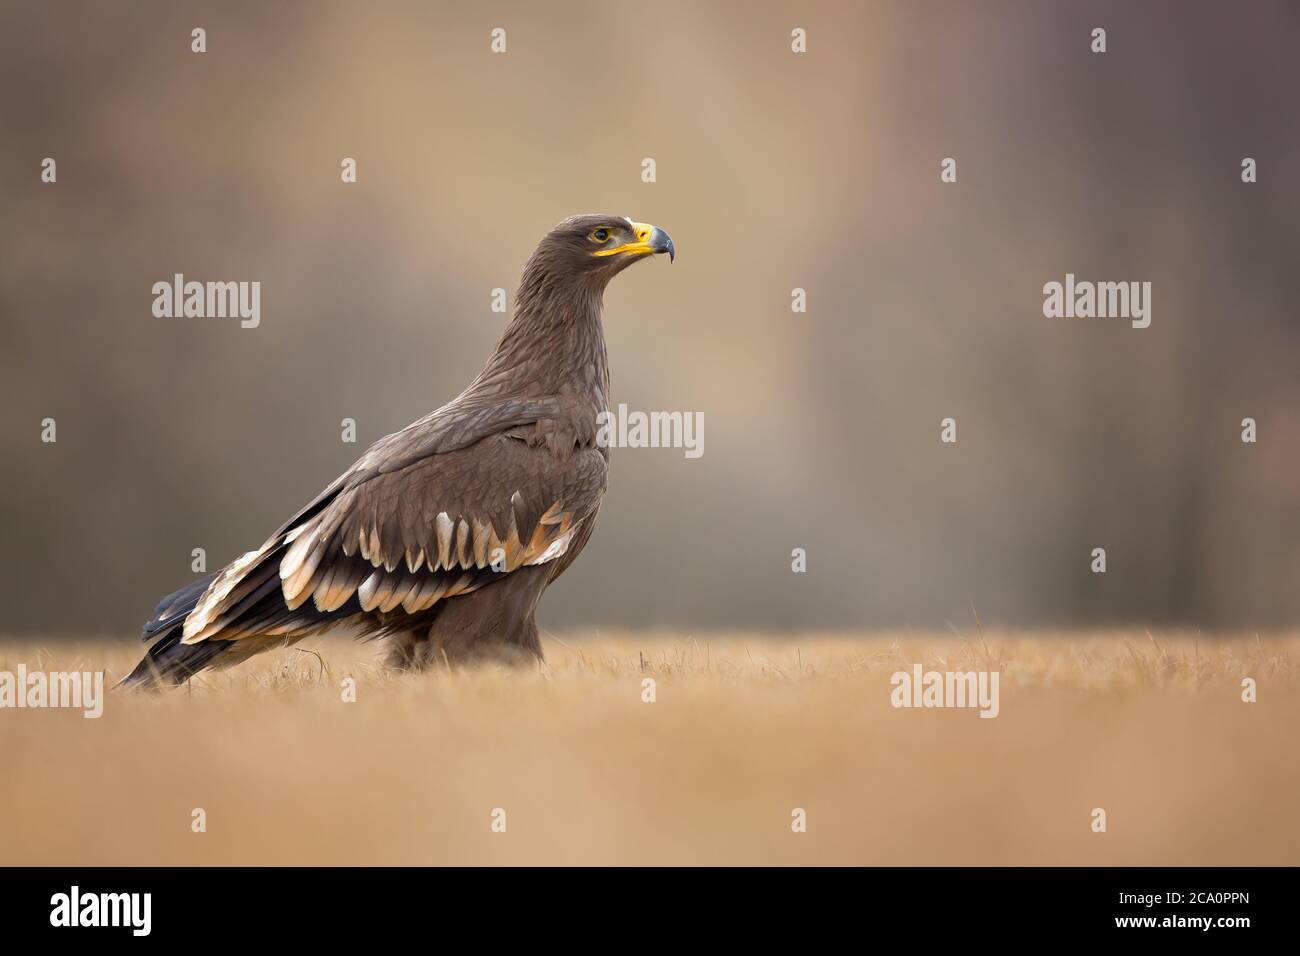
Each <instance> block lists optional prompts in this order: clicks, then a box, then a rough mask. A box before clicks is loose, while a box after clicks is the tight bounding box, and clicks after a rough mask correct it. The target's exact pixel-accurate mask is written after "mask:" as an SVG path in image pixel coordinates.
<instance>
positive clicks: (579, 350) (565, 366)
mask: <svg viewBox="0 0 1300 956" xmlns="http://www.w3.org/2000/svg"><path fill="white" fill-rule="evenodd" d="M535 265H536V264H535V263H531V262H530V263H529V267H528V268H526V269H525V270H524V277H523V281H522V282H521V283H520V286H519V293H518V295H517V296H516V305H515V314H514V318H513V319H512V320H511V322H510V324H509V325H508V326H507V327H506V330H505V333H504V334H503V335H502V336H501V341H500V342H499V343H498V344H497V347H496V351H495V352H494V353H493V354H492V357H491V358H490V359H489V360H488V364H487V367H486V368H485V369H484V370H483V374H482V375H480V376H479V384H480V385H481V386H487V387H489V388H491V389H494V390H500V391H501V392H502V396H501V397H511V398H521V399H535V398H541V397H545V396H549V395H571V396H574V397H576V398H580V399H583V400H585V401H587V402H590V404H591V405H592V406H593V407H594V408H595V409H596V410H602V409H604V408H606V407H608V406H607V398H608V394H609V362H608V357H607V355H606V352H605V331H604V328H603V327H602V325H601V313H602V311H603V297H604V291H605V290H604V286H603V285H601V286H599V287H596V286H595V285H593V284H592V283H591V282H590V281H588V279H587V277H584V276H564V277H560V278H557V277H556V276H555V275H554V274H553V273H550V272H548V271H547V270H545V269H542V268H536V267H535Z"/></svg>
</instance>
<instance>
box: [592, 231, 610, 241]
mask: <svg viewBox="0 0 1300 956" xmlns="http://www.w3.org/2000/svg"><path fill="white" fill-rule="evenodd" d="M608 239H609V230H608V229H603V228H602V229H593V230H591V241H592V242H605V241H606V240H608Z"/></svg>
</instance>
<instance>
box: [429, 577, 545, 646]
mask: <svg viewBox="0 0 1300 956" xmlns="http://www.w3.org/2000/svg"><path fill="white" fill-rule="evenodd" d="M550 575H551V569H549V568H547V567H546V566H544V565H539V566H537V567H530V568H520V569H518V570H517V571H512V572H510V573H509V574H507V575H504V576H503V577H502V578H501V580H499V581H494V582H493V583H491V584H489V585H488V586H487V587H484V588H481V589H479V590H478V591H473V592H471V593H469V594H463V595H461V596H459V597H454V598H451V599H450V600H448V601H447V602H446V604H445V605H444V606H443V607H442V609H441V610H440V611H439V612H438V615H437V617H436V618H434V621H433V625H432V626H431V627H430V628H429V633H428V639H427V651H426V653H427V654H428V661H429V663H431V664H433V665H435V666H436V665H439V664H447V665H458V664H483V663H497V664H508V665H527V664H534V663H536V662H537V661H539V660H541V659H542V641H541V638H540V637H539V635H538V632H537V621H536V620H535V618H534V613H535V612H536V610H537V602H538V601H539V600H540V599H541V597H542V592H543V591H545V590H546V585H547V584H549V583H550Z"/></svg>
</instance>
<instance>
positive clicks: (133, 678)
mask: <svg viewBox="0 0 1300 956" xmlns="http://www.w3.org/2000/svg"><path fill="white" fill-rule="evenodd" d="M215 577H216V573H213V574H209V575H206V576H204V577H202V578H199V579H198V580H196V581H193V582H191V583H190V584H187V585H186V586H185V587H183V588H181V589H180V590H179V591H176V592H174V593H172V594H169V595H167V596H166V597H165V598H163V599H162V600H161V601H159V602H158V607H156V608H155V609H154V616H153V617H151V618H150V619H149V620H148V622H146V623H145V626H144V640H145V641H153V642H154V644H153V646H152V647H150V648H149V650H148V651H147V652H146V653H145V655H144V658H143V659H141V661H140V663H139V664H137V665H136V666H135V670H133V671H131V673H130V674H127V675H126V677H125V678H123V680H122V682H121V683H120V684H118V686H119V687H141V686H143V687H159V686H161V685H163V684H180V683H183V682H184V681H185V680H187V679H188V678H190V677H192V676H193V675H194V674H196V673H198V672H199V671H200V670H202V669H203V668H204V667H207V666H208V665H209V664H211V663H212V660H213V658H215V657H216V656H217V655H218V654H220V653H221V652H222V651H223V650H225V649H226V648H227V647H229V646H230V644H231V643H232V642H231V641H203V642H201V643H199V644H182V643H181V632H182V630H183V629H184V627H185V618H187V617H188V616H189V614H190V612H191V611H193V610H194V606H195V605H196V604H198V602H199V598H201V597H203V594H204V592H206V591H207V589H208V587H209V585H211V584H212V581H213V579H214V578H215Z"/></svg>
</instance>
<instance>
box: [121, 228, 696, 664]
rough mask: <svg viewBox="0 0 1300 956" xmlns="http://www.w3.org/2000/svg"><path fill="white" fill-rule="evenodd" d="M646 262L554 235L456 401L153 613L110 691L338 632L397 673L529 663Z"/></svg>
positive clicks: (583, 531) (594, 492)
mask: <svg viewBox="0 0 1300 956" xmlns="http://www.w3.org/2000/svg"><path fill="white" fill-rule="evenodd" d="M661 252H666V253H668V258H669V261H672V259H673V258H674V256H675V255H676V250H675V249H674V247H673V241H672V239H671V238H669V236H668V234H667V233H666V232H664V231H663V230H662V229H659V228H657V227H655V226H650V225H647V224H645V223H640V222H633V221H632V220H631V219H627V218H624V217H622V216H575V217H573V218H571V219H567V220H565V221H564V222H562V223H560V224H559V225H558V226H556V227H555V228H554V229H553V230H551V232H550V233H549V234H547V235H546V236H545V237H544V238H543V239H542V241H541V242H540V243H539V244H538V246H537V249H536V250H535V251H534V252H533V254H532V256H531V258H529V260H528V263H527V265H525V266H524V273H523V278H522V280H521V282H520V285H519V292H518V295H517V296H516V304H515V313H514V317H513V318H512V320H511V322H510V324H509V326H507V328H506V330H505V333H504V334H503V335H502V337H501V341H500V342H499V343H498V344H497V347H496V351H495V352H493V354H492V357H491V358H490V359H488V363H487V366H486V367H485V368H484V369H483V371H482V372H480V373H479V376H478V378H476V379H474V381H473V383H472V384H471V385H470V386H469V388H467V389H465V391H463V392H461V393H460V395H458V396H457V397H456V398H455V399H453V400H452V401H451V402H448V403H447V404H446V405H444V406H442V407H441V408H439V409H438V410H437V411H435V412H432V413H430V414H429V415H426V416H425V417H424V418H421V419H420V420H419V421H417V422H414V423H412V424H410V425H408V426H406V427H405V428H403V429H402V430H401V431H399V432H395V433H394V434H392V435H388V436H387V437H385V438H381V439H380V440H379V441H377V442H375V444H374V445H372V446H371V447H370V448H369V449H368V450H367V451H366V453H365V454H364V455H362V456H361V458H360V459H358V461H357V462H356V464H354V465H353V466H352V467H351V468H349V469H348V470H347V471H346V472H344V473H343V474H342V475H340V476H339V477H338V478H336V479H335V480H334V481H333V482H332V483H331V484H330V486H329V487H328V488H326V489H325V490H324V491H323V492H321V493H320V494H319V495H318V496H317V497H316V499H315V500H314V501H312V502H311V503H310V504H309V505H307V506H306V507H305V508H303V509H302V510H301V511H299V512H298V513H297V514H296V515H294V516H293V517H292V518H290V519H289V520H288V521H287V522H285V524H284V525H283V526H281V528H280V529H279V530H278V531H276V532H275V534H273V535H271V537H270V538H268V539H267V540H266V543H265V544H263V545H262V546H261V547H260V548H258V549H257V550H256V551H250V552H248V553H247V554H245V555H244V556H243V557H241V558H238V559H237V560H235V561H233V562H232V563H230V564H229V565H227V566H226V567H224V568H222V569H221V570H220V571H218V572H216V573H215V574H211V575H208V576H207V577H204V578H202V579H200V580H197V581H195V582H194V583H192V584H189V585H187V586H186V587H183V588H181V589H180V590H179V591H177V592H176V593H174V594H169V595H168V596H167V597H165V598H163V599H162V601H160V602H159V603H158V607H157V608H156V610H155V613H154V617H153V618H152V619H151V620H150V621H149V622H148V623H147V624H146V625H145V627H144V639H145V641H152V642H153V644H152V646H150V648H149V649H148V651H147V652H146V654H145V656H144V659H143V660H141V661H140V663H139V664H138V665H137V666H136V668H135V670H133V671H132V672H131V673H130V674H129V675H128V676H127V678H126V679H125V681H123V683H124V684H128V685H136V684H145V685H157V684H160V683H180V682H182V681H184V680H186V679H187V678H189V677H190V676H191V675H193V674H195V673H197V672H198V671H200V670H202V669H203V668H206V667H224V666H228V665H230V664H234V663H237V662H239V661H242V660H244V659H245V658H248V657H250V656H251V655H253V654H256V653H258V652H260V651H264V650H267V649H269V648H273V647H279V646H283V645H285V644H292V643H294V642H295V641H299V640H302V639H303V638H304V637H308V636H309V635H312V634H315V633H318V632H320V631H322V630H324V629H326V628H328V627H331V626H333V625H335V624H338V623H341V622H345V621H346V622H348V623H350V624H354V625H356V626H357V627H358V630H359V632H360V633H361V634H362V635H366V636H383V637H387V638H388V640H389V653H388V661H389V663H390V664H392V665H394V666H397V667H401V668H418V667H420V666H422V665H425V664H428V663H434V662H442V661H448V662H451V663H457V662H465V661H471V660H475V659H483V658H494V659H500V660H507V661H511V660H515V661H518V660H530V659H532V658H533V657H534V656H535V657H536V658H540V657H541V656H542V646H541V641H540V640H539V639H538V635H537V624H536V622H535V621H534V619H533V615H534V612H535V611H536V608H537V602H538V601H539V599H540V598H541V596H542V592H543V591H545V590H546V588H547V586H548V585H549V584H550V583H551V582H552V581H554V580H555V579H556V578H557V577H559V576H560V575H561V574H562V573H564V570H565V569H566V568H567V567H568V566H569V565H570V564H572V563H573V560H574V558H576V557H577V556H578V554H579V552H581V551H582V549H583V547H584V546H585V545H586V543H587V540H588V538H590V537H591V531H592V527H593V526H594V524H595V521H596V512H597V511H598V510H599V509H600V501H601V498H602V497H603V495H604V493H605V484H606V476H607V466H608V459H609V450H608V449H607V448H605V447H602V446H601V445H600V444H598V442H597V440H596V436H597V431H598V428H597V419H598V415H599V414H600V413H601V412H604V411H606V409H607V404H608V403H607V396H608V392H609V368H608V364H607V359H606V354H605V336H604V331H603V329H602V327H601V312H602V308H603V303H602V299H603V294H604V290H605V286H606V285H607V284H608V283H609V280H610V279H612V278H613V277H614V276H615V275H617V274H618V273H619V272H621V271H622V270H623V269H625V268H627V267H628V266H629V265H631V264H632V263H633V262H636V261H638V260H640V259H644V258H648V257H650V256H653V255H655V254H657V253H661Z"/></svg>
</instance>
